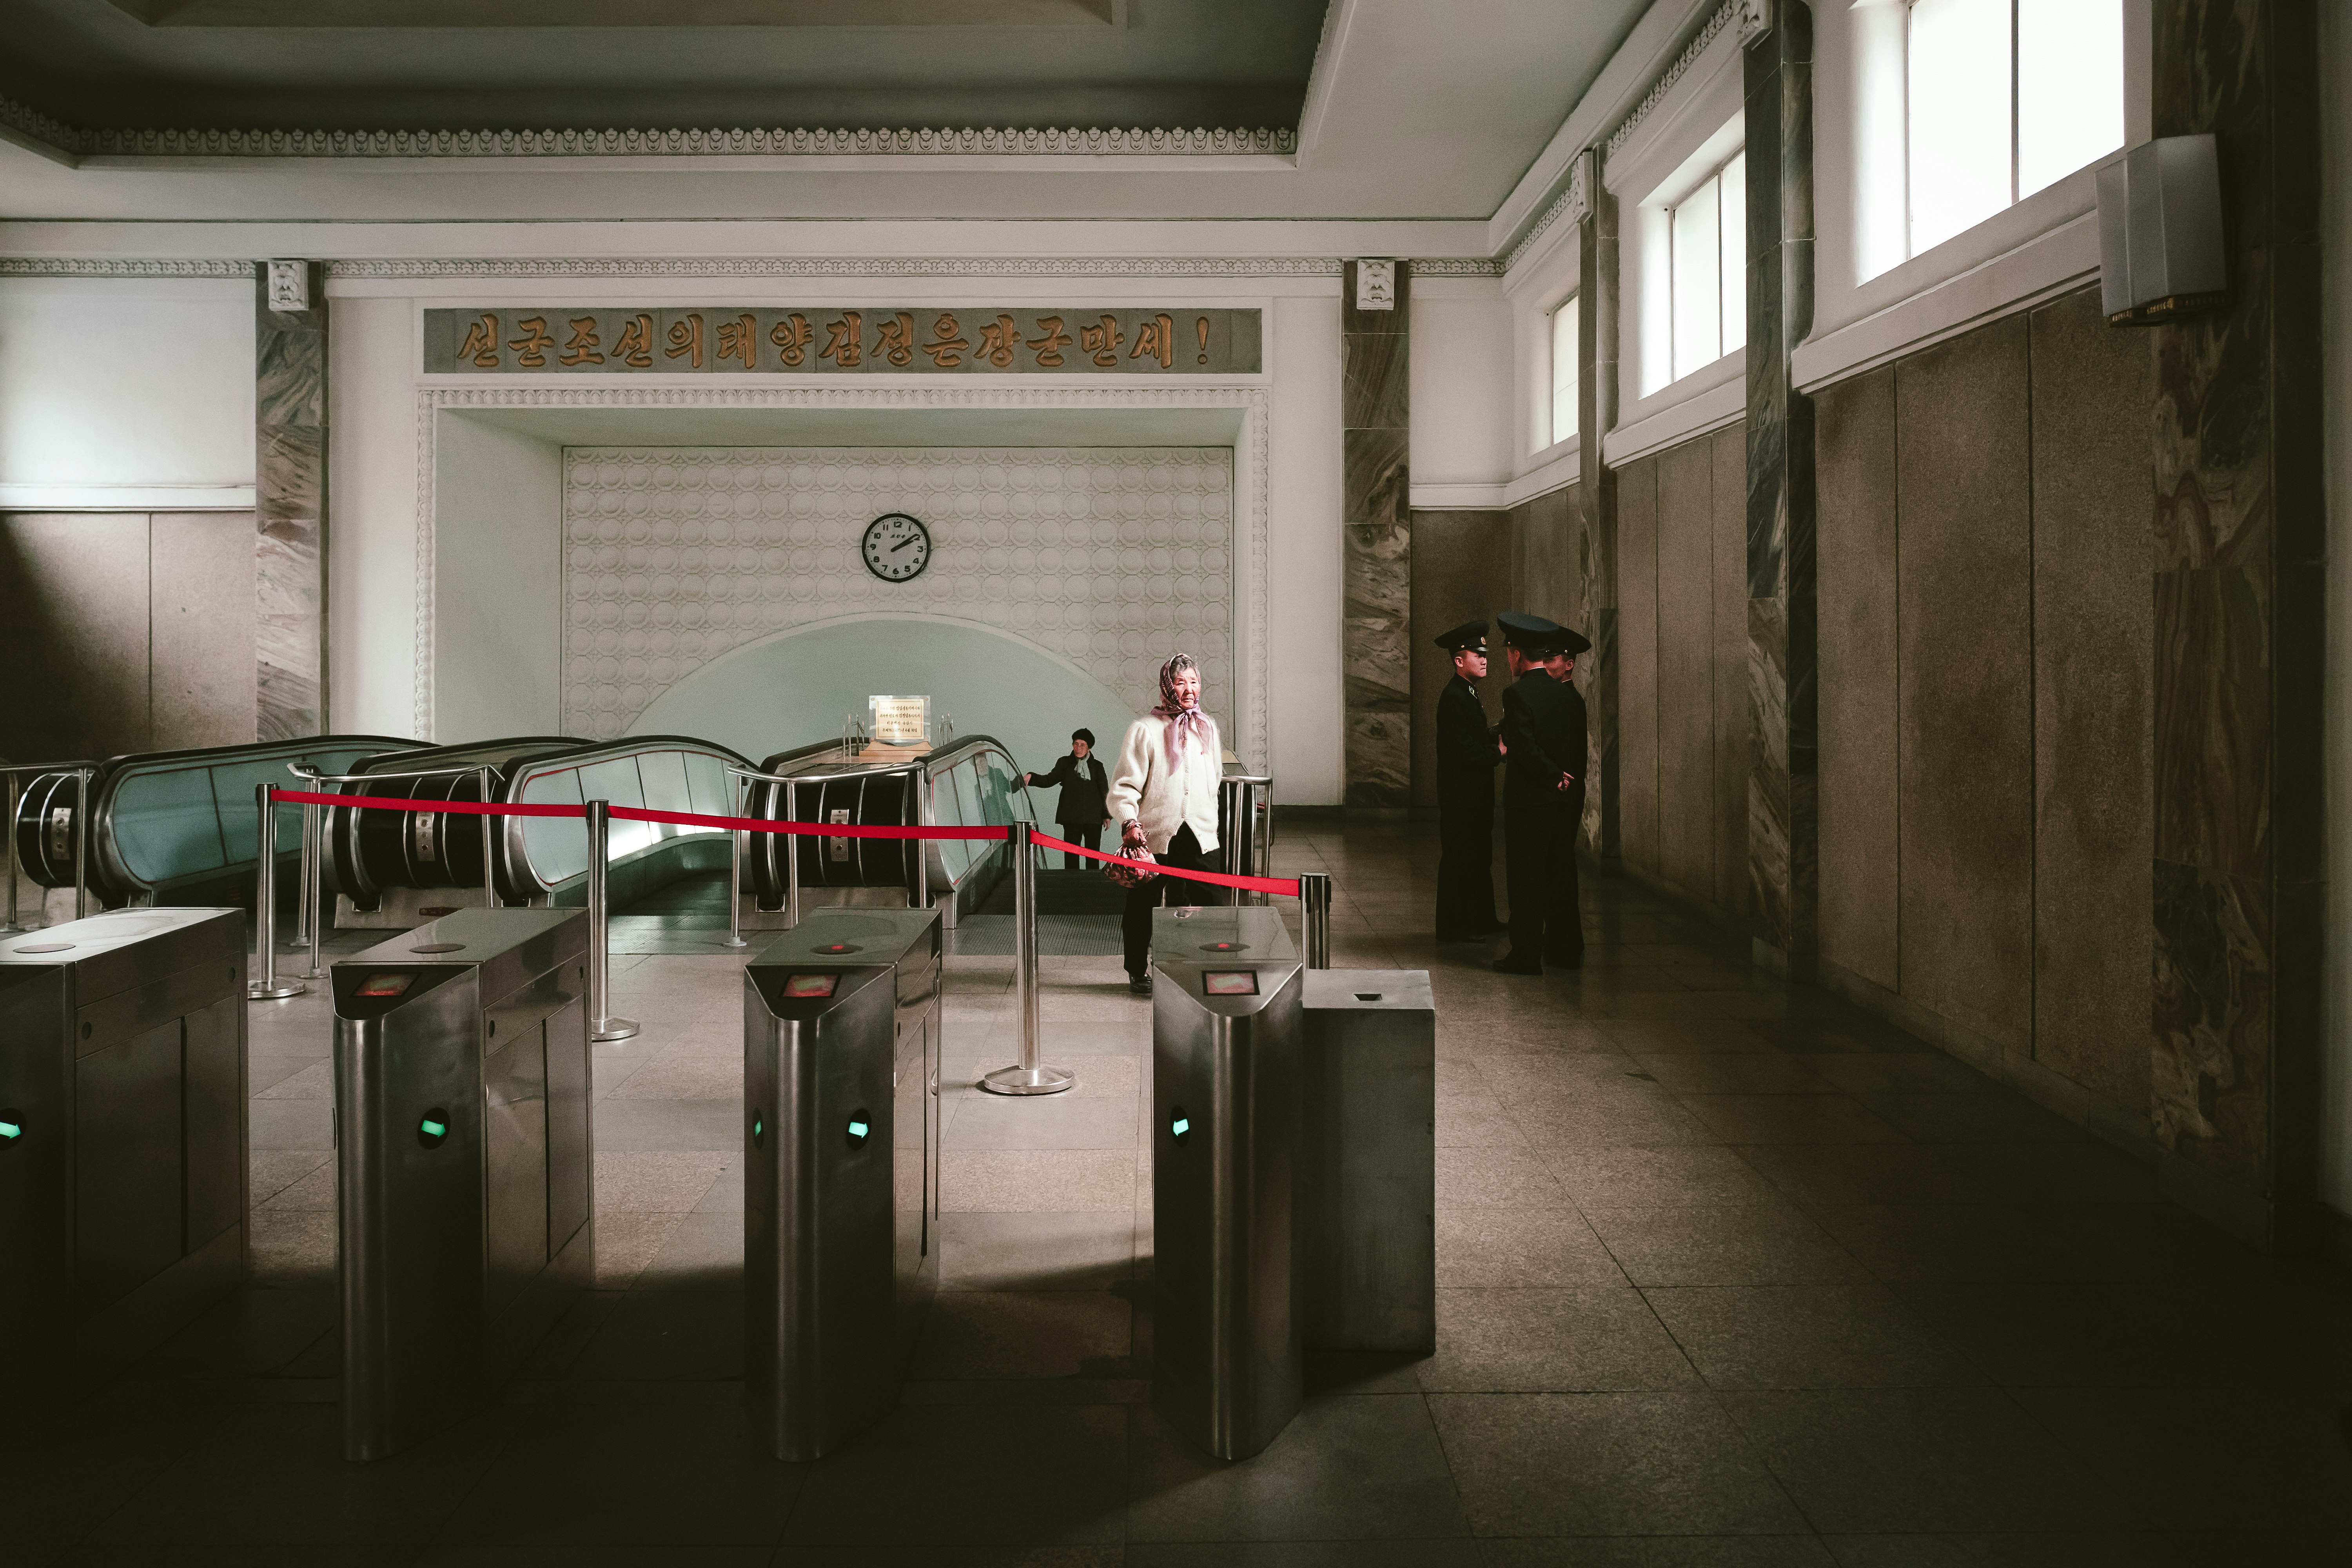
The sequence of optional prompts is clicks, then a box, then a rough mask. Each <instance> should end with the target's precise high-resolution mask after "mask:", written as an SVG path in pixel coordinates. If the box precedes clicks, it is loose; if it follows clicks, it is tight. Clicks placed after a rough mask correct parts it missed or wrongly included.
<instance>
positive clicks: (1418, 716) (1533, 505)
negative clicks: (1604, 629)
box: [1411, 485, 1582, 809]
mask: <svg viewBox="0 0 2352 1568" xmlns="http://www.w3.org/2000/svg"><path fill="white" fill-rule="evenodd" d="M1577 527H1578V496H1577V488H1576V487H1575V486H1574V485H1570V486H1569V487H1568V488H1567V489H1559V490H1553V491H1551V492H1550V493H1549V494H1548V495H1540V496H1537V497H1535V498H1534V499H1533V500H1526V501H1522V502H1520V503H1519V504H1518V505H1517V506H1515V507H1512V508H1511V509H1510V510H1507V511H1416V512H1414V513H1413V514H1412V538H1413V544H1414V549H1413V552H1412V626H1413V634H1414V635H1413V638H1412V650H1411V653H1412V804H1413V805H1414V806H1416V807H1428V808H1432V809H1434V808H1435V806H1436V805H1437V775H1436V759H1437V734H1436V724H1435V714H1436V711H1437V694H1438V692H1439V691H1441V690H1442V689H1444V686H1445V683H1446V682H1447V681H1448V680H1450V679H1453V676H1454V660H1453V657H1452V656H1451V655H1449V654H1447V653H1446V652H1445V651H1444V649H1443V648H1440V647H1437V646H1436V645H1435V644H1434V643H1433V641H1431V639H1432V638H1433V637H1436V636H1437V634H1438V633H1440V632H1443V631H1445V630H1447V629H1448V628H1450V627H1453V626H1460V625H1461V624H1462V623H1463V622H1465V621H1471V620H1480V621H1485V622H1486V623H1487V633H1486V637H1487V646H1488V647H1489V648H1490V649H1491V651H1492V658H1493V668H1492V669H1491V670H1490V671H1489V673H1488V677H1487V679H1486V682H1485V684H1484V685H1482V686H1481V687H1480V688H1479V691H1478V695H1479V698H1480V700H1482V701H1484V702H1485V703H1486V717H1487V720H1488V721H1490V722H1493V723H1500V722H1502V718H1503V688H1504V687H1505V686H1507V685H1508V684H1509V682H1510V675H1509V672H1508V671H1507V669H1506V668H1505V667H1504V664H1503V637H1502V627H1501V626H1497V625H1496V624H1495V617H1496V615H1498V614H1499V613H1501V612H1502V611H1505V610H1524V611H1527V612H1528V613H1530V614H1533V615H1538V616H1550V617H1551V618H1552V619H1553V620H1556V621H1558V622H1559V623H1560V624H1561V625H1562V626H1576V625H1577V624H1578V621H1579V618H1580V617H1579V610H1580V603H1581V598H1582V590H1581V586H1580V584H1579V582H1578V580H1577V549H1576V531H1577ZM1580 662H1581V661H1580Z"/></svg>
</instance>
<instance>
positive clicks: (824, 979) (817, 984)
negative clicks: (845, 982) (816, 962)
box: [784, 974, 841, 996]
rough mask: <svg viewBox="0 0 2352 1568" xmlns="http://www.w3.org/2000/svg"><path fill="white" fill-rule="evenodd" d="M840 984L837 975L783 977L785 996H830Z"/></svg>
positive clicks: (789, 975)
mask: <svg viewBox="0 0 2352 1568" xmlns="http://www.w3.org/2000/svg"><path fill="white" fill-rule="evenodd" d="M840 983H841V976H840V975H838V974H788V975H786V976H784V994H785V995H787V996H830V995H832V994H833V988H834V987H835V985H837V984H840Z"/></svg>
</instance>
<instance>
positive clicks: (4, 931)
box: [0, 772, 27, 936]
mask: <svg viewBox="0 0 2352 1568" xmlns="http://www.w3.org/2000/svg"><path fill="white" fill-rule="evenodd" d="M24 808H25V805H24V791H23V790H22V789H21V788H20V787H19V786H18V784H17V783H16V773H14V772H11V773H9V774H8V910H7V912H6V913H5V914H0V936H14V935H16V933H17V932H18V931H24V930H26V929H27V928H26V927H25V926H24V925H22V924H19V923H18V921H17V920H16V814H17V813H18V812H19V811H22V810H23V809H24Z"/></svg>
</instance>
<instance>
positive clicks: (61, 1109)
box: [0, 909, 247, 1405]
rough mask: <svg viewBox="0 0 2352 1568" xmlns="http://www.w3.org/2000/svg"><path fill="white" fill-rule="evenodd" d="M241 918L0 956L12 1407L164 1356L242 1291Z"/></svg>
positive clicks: (131, 922) (129, 923)
mask: <svg viewBox="0 0 2352 1568" xmlns="http://www.w3.org/2000/svg"><path fill="white" fill-rule="evenodd" d="M245 1038H246V1037H245V915H244V913H243V911H241V910H210V909H176V910H174V909H160V910H122V911H119V912H117V913H113V914H103V915H93V916H91V917H90V918H89V919H88V920H79V921H70V922H68V923H65V924H61V925H55V926H50V927H48V928H47V929H46V930H42V931H29V932H26V933H24V934H21V935H18V936H15V937H11V938H9V939H7V940H5V941H0V1389H5V1390H6V1391H7V1392H6V1393H5V1394H0V1404H5V1403H9V1402H13V1401H16V1400H17V1399H20V1398H21V1399H24V1400H25V1401H26V1404H27V1405H53V1404H55V1403H56V1402H57V1401H58V1400H59V1399H60V1398H62V1397H64V1396H65V1395H66V1394H68V1393H69V1392H70V1390H71V1385H72V1380H73V1372H74V1363H75V1359H76V1352H77V1351H79V1354H80V1355H81V1356H82V1357H83V1358H85V1359H88V1360H92V1361H123V1360H129V1359H132V1358H135V1357H137V1356H139V1355H142V1354H144V1353H145V1352H147V1351H149V1350H152V1349H153V1348H154V1346H155V1345H156V1344H158V1343H160V1342H162V1341H163V1340H164V1339H166V1338H168V1337H169V1336H170V1335H171V1334H172V1333H173V1332H174V1331H177V1330H178V1329H180V1328H181V1327H183V1326H184V1325H185V1324H186V1323H187V1322H188V1321H190V1320H191V1319H193V1318H194V1317H195V1316H196V1315H197V1314H199V1313H200V1312H202V1311H203V1310H205V1308H207V1307H209V1306H211V1305H212V1304H213V1302H215V1300H218V1299H219V1298H220V1297H222V1296H223V1295H226V1293H228V1292H229V1291H231V1290H234V1289H236V1287H237V1286H238V1285H239V1284H240V1283H241V1282H242V1281H243V1279H244V1278H245V1210H246V1182H247V1176H246V1131H245V1099H246V1054H245Z"/></svg>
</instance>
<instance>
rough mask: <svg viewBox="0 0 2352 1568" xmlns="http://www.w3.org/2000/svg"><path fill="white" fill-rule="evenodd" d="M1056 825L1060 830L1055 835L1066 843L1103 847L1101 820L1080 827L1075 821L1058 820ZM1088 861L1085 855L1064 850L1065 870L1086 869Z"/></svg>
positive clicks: (1090, 847)
mask: <svg viewBox="0 0 2352 1568" xmlns="http://www.w3.org/2000/svg"><path fill="white" fill-rule="evenodd" d="M1054 826H1055V827H1056V828H1058V829H1060V831H1059V832H1057V833H1055V835H1054V837H1056V838H1059V839H1061V840H1062V841H1063V842H1064V843H1066V844H1083V845H1085V846H1086V847H1087V848H1089V849H1099V848H1101V847H1102V830H1103V825H1102V824H1101V823H1099V822H1097V823H1096V824H1095V825H1094V826H1091V827H1080V826H1078V825H1077V824H1076V823H1074V822H1057V823H1055V824H1054ZM1087 864H1088V862H1087V858H1086V857H1085V856H1083V855H1073V854H1071V853H1070V852H1069V851H1068V850H1066V849H1065V850H1063V851H1062V869H1063V870H1065V871H1079V870H1084V869H1085V868H1087Z"/></svg>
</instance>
